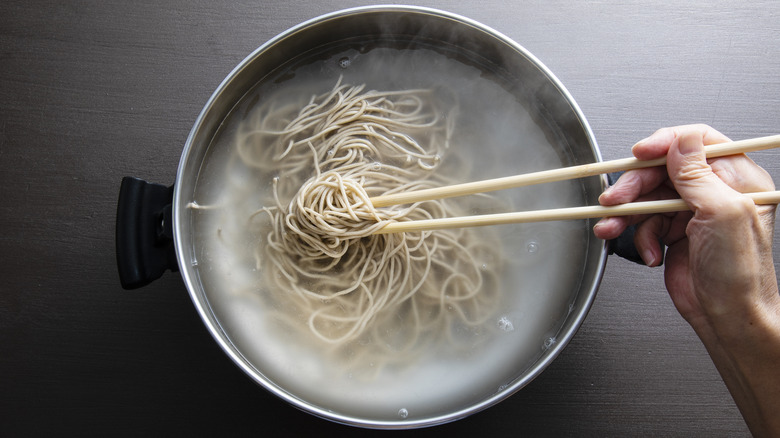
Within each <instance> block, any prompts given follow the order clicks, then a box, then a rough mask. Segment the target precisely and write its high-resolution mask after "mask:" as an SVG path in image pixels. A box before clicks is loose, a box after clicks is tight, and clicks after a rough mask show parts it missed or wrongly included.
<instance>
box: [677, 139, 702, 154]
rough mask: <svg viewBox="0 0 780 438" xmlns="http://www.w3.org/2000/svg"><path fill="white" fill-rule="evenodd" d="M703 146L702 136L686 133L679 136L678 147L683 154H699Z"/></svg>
mask: <svg viewBox="0 0 780 438" xmlns="http://www.w3.org/2000/svg"><path fill="white" fill-rule="evenodd" d="M703 146H704V143H703V142H702V141H701V138H700V137H697V136H694V135H686V134H683V135H681V136H679V137H677V149H678V150H679V151H680V153H681V154H683V155H693V154H698V153H699V152H700V151H701V148H702V147H703Z"/></svg>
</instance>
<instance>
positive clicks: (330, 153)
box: [328, 149, 336, 157]
mask: <svg viewBox="0 0 780 438" xmlns="http://www.w3.org/2000/svg"><path fill="white" fill-rule="evenodd" d="M334 155H336V151H334V150H333V149H329V150H328V156H329V157H332V156H334Z"/></svg>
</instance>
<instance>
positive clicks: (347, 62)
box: [339, 56, 352, 68]
mask: <svg viewBox="0 0 780 438" xmlns="http://www.w3.org/2000/svg"><path fill="white" fill-rule="evenodd" d="M350 64H352V61H351V60H350V59H349V58H348V57H346V56H345V57H343V58H339V67H341V68H347V67H349V66H350Z"/></svg>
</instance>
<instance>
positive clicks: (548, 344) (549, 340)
mask: <svg viewBox="0 0 780 438" xmlns="http://www.w3.org/2000/svg"><path fill="white" fill-rule="evenodd" d="M556 342H558V340H557V339H555V337H554V336H553V337H550V338H547V339H545V340H544V349H545V350H547V349H548V348H550V347H552V346H553V345H555V343H556Z"/></svg>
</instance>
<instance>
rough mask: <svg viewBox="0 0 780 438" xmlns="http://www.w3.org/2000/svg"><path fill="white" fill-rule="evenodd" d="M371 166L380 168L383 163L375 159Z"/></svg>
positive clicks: (375, 168)
mask: <svg viewBox="0 0 780 438" xmlns="http://www.w3.org/2000/svg"><path fill="white" fill-rule="evenodd" d="M371 168H372V169H374V170H380V169H382V163H380V162H379V161H374V163H373V164H372V165H371Z"/></svg>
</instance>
